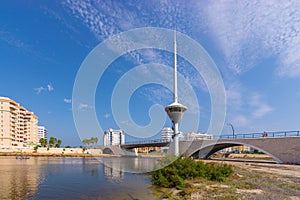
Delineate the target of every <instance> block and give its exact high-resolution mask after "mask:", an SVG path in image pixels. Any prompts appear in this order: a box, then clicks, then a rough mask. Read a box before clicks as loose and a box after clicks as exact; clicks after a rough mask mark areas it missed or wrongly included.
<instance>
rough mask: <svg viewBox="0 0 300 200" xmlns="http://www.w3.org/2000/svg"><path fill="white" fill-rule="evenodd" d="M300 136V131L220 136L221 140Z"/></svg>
mask: <svg viewBox="0 0 300 200" xmlns="http://www.w3.org/2000/svg"><path fill="white" fill-rule="evenodd" d="M291 136H300V131H271V132H263V133H244V134H234V135H233V134H231V135H220V136H219V137H218V138H219V139H233V138H264V137H266V138H268V137H269V138H270V137H271V138H273V137H291ZM215 139H217V138H216V137H215Z"/></svg>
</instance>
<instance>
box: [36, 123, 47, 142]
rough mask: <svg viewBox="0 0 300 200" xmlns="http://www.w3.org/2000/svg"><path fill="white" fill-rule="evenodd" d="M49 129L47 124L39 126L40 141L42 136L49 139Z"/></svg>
mask: <svg viewBox="0 0 300 200" xmlns="http://www.w3.org/2000/svg"><path fill="white" fill-rule="evenodd" d="M47 135H48V131H47V129H46V128H45V126H38V141H40V139H41V138H44V139H47Z"/></svg>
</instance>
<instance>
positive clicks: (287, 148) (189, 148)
mask: <svg viewBox="0 0 300 200" xmlns="http://www.w3.org/2000/svg"><path fill="white" fill-rule="evenodd" d="M168 145H169V150H168V154H169V155H172V154H174V152H173V151H174V143H173V142H168V141H166V140H164V141H163V140H152V141H138V142H132V143H130V144H129V143H127V144H123V145H119V146H107V147H104V150H103V152H104V153H110V154H117V155H136V153H135V152H134V151H133V149H134V148H138V147H150V146H168ZM242 145H246V146H250V147H253V148H255V149H258V150H260V151H262V152H264V153H266V154H267V155H269V156H271V157H272V158H273V159H274V160H275V161H276V162H277V163H289V164H300V131H280V132H268V133H267V135H264V134H263V133H247V134H235V135H221V136H220V137H219V138H217V139H216V138H215V139H211V140H205V139H201V140H199V139H198V140H191V141H180V142H179V151H180V154H181V155H184V156H186V157H194V158H209V157H210V156H211V155H212V154H214V153H215V152H217V151H220V150H222V149H225V148H228V147H233V146H242Z"/></svg>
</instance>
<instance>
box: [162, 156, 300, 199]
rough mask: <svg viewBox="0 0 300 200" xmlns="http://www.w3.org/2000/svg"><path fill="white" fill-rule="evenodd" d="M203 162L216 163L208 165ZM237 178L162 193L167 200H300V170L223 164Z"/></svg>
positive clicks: (201, 182) (189, 183)
mask: <svg viewBox="0 0 300 200" xmlns="http://www.w3.org/2000/svg"><path fill="white" fill-rule="evenodd" d="M204 162H209V163H211V162H217V163H220V161H209V160H206V161H204ZM222 163H225V164H229V165H230V166H231V167H232V168H233V170H234V174H233V175H232V176H230V177H229V178H227V179H225V180H224V181H222V182H218V181H207V180H204V179H195V180H190V181H186V182H185V186H186V187H185V189H183V190H176V189H160V192H161V193H160V195H161V197H165V199H197V200H201V199H223V200H226V199H228V200H229V199H230V200H231V199H262V200H263V199H274V200H277V199H278V200H282V199H291V200H299V199H300V166H299V165H283V164H265V163H245V162H228V161H225V162H222Z"/></svg>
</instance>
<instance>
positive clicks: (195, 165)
mask: <svg viewBox="0 0 300 200" xmlns="http://www.w3.org/2000/svg"><path fill="white" fill-rule="evenodd" d="M172 159H174V158H173V157H172V158H166V159H164V160H162V161H161V164H158V165H156V168H155V169H158V168H157V166H164V165H162V163H163V164H166V163H170V161H172ZM232 173H233V170H232V168H231V167H230V166H229V165H226V164H218V165H217V164H206V163H204V162H201V161H199V162H195V161H194V160H193V159H191V158H179V159H177V160H175V161H174V162H172V163H171V164H170V165H168V166H166V167H164V168H161V169H158V170H156V171H153V172H152V177H151V181H152V183H153V184H154V185H158V186H161V187H167V188H171V187H176V188H177V189H183V188H184V181H185V180H191V179H194V178H197V177H201V178H205V179H207V180H211V181H223V180H224V178H225V177H228V176H230V175H232Z"/></svg>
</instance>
